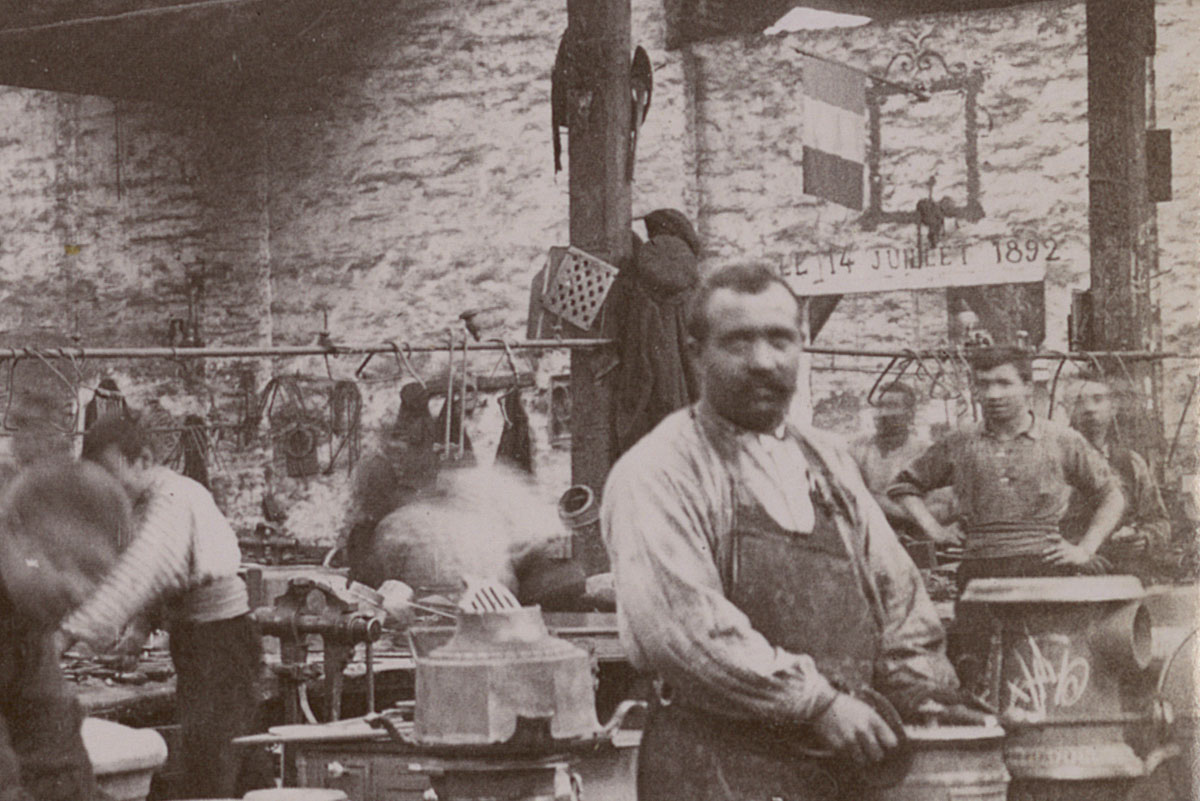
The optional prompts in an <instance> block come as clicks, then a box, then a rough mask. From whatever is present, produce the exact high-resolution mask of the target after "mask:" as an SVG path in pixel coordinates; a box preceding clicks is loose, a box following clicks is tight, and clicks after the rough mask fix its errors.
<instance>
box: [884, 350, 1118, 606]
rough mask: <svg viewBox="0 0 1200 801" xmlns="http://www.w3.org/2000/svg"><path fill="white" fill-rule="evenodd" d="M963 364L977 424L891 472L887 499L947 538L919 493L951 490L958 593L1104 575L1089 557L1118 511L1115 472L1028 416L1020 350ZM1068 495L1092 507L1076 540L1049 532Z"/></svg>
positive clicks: (1069, 437)
mask: <svg viewBox="0 0 1200 801" xmlns="http://www.w3.org/2000/svg"><path fill="white" fill-rule="evenodd" d="M970 359H971V371H972V380H973V383H974V392H975V397H976V399H977V400H978V401H979V403H980V406H981V407H982V411H983V425H982V426H979V427H972V428H970V429H964V430H960V431H957V432H955V433H953V434H950V435H949V436H947V437H945V438H943V439H941V440H939V441H938V442H936V443H934V444H933V445H932V446H931V447H930V448H929V449H928V450H926V451H925V453H923V454H922V455H921V456H919V457H918V458H917V459H916V460H915V461H913V462H912V463H911V464H910V465H909V466H908V467H906V468H905V469H904V470H902V471H901V472H900V475H899V476H898V477H897V478H896V481H895V482H894V483H893V484H892V486H891V487H890V488H889V489H888V495H889V496H890V497H891V498H892V499H893V500H895V501H897V502H898V503H900V504H901V505H903V506H904V508H905V509H907V510H908V512H909V514H910V515H911V516H912V518H913V519H914V520H916V521H917V523H918V525H919V526H920V527H921V529H922V530H923V531H924V532H925V534H926V536H928V537H929V538H930V539H933V540H935V541H939V542H944V541H953V540H955V539H957V534H956V533H955V532H952V531H949V530H947V529H946V528H944V527H943V526H942V525H941V524H940V523H939V522H938V521H937V520H936V519H935V518H934V517H933V515H932V514H931V513H930V511H929V509H928V508H927V507H926V505H925V503H924V501H923V500H922V497H923V496H924V495H925V494H926V493H928V492H930V491H932V490H935V489H937V488H939V487H946V486H953V487H954V495H955V498H956V499H957V501H958V505H959V513H960V515H961V519H962V521H963V528H964V530H965V532H966V533H965V536H966V542H965V550H964V554H963V562H962V566H961V567H960V568H959V573H958V583H959V586H960V587H964V586H966V583H967V582H968V581H970V580H971V579H972V578H982V577H989V576H1062V575H1074V574H1078V573H1092V574H1096V573H1104V572H1106V571H1107V569H1108V565H1107V563H1106V562H1105V560H1104V559H1103V558H1102V557H1100V556H1098V555H1097V551H1098V549H1099V548H1100V546H1101V545H1102V544H1103V543H1104V541H1105V540H1106V539H1107V538H1108V536H1109V535H1110V534H1111V533H1112V532H1113V530H1114V529H1116V527H1117V523H1118V522H1119V521H1120V519H1121V514H1122V512H1123V511H1124V508H1125V501H1124V498H1123V497H1122V495H1121V487H1120V483H1119V482H1118V481H1117V478H1116V476H1114V475H1113V473H1112V471H1111V470H1110V469H1109V468H1108V465H1107V464H1106V463H1105V461H1104V458H1103V457H1102V456H1101V455H1100V454H1099V453H1098V452H1097V451H1096V449H1095V448H1093V447H1092V446H1091V445H1089V444H1088V443H1087V441H1086V440H1085V439H1084V438H1083V437H1082V436H1081V435H1080V434H1079V433H1078V432H1076V431H1072V430H1071V429H1069V428H1065V427H1062V426H1059V425H1057V424H1055V423H1054V422H1052V421H1049V420H1045V419H1043V418H1041V417H1039V416H1037V415H1036V414H1034V412H1033V409H1032V406H1031V403H1032V401H1031V385H1032V381H1033V367H1032V365H1031V363H1030V360H1029V358H1028V356H1027V355H1026V354H1025V353H1024V352H1023V351H1020V350H1017V349H1015V348H988V349H986V350H984V349H981V350H979V351H977V352H975V353H974V354H973V355H972V356H971V357H970ZM1072 490H1076V491H1079V492H1082V493H1084V494H1086V495H1089V496H1090V497H1092V498H1094V499H1095V502H1096V506H1095V508H1094V510H1093V511H1092V513H1091V515H1090V516H1089V517H1088V521H1087V525H1086V529H1085V531H1084V533H1083V536H1081V537H1080V539H1079V541H1078V542H1068V541H1067V540H1065V539H1063V537H1062V535H1061V533H1060V530H1059V522H1060V521H1061V520H1062V517H1063V514H1064V513H1065V512H1066V510H1067V503H1068V500H1069V498H1070V495H1071V492H1072Z"/></svg>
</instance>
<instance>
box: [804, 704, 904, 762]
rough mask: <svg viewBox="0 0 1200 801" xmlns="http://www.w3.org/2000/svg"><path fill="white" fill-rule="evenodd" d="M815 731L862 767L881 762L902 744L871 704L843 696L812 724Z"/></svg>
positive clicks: (835, 748) (836, 749)
mask: <svg viewBox="0 0 1200 801" xmlns="http://www.w3.org/2000/svg"><path fill="white" fill-rule="evenodd" d="M813 729H814V730H815V731H816V733H817V735H818V736H819V737H820V738H821V739H822V740H824V741H825V742H826V743H828V744H829V745H830V746H831V747H832V748H833V749H834V750H835V751H838V752H841V753H843V754H845V755H847V756H849V757H850V758H851V759H853V760H854V761H855V762H857V763H859V764H860V765H865V764H867V763H870V762H878V761H880V760H881V759H883V757H884V754H886V753H887V752H888V751H890V750H892V749H893V748H895V747H896V746H897V745H899V743H900V741H899V740H898V739H896V733H895V732H893V731H892V728H891V726H889V725H888V724H887V721H885V720H884V719H883V718H882V717H880V716H879V713H878V712H876V711H875V710H874V709H872V708H871V706H870V705H869V704H866V703H863V702H862V701H860V700H858V699H857V698H854V697H852V696H849V695H844V694H842V695H838V697H837V698H836V699H835V700H834V702H833V703H832V704H830V706H829V708H828V709H826V710H825V712H824V713H823V714H822V715H821V716H820V717H819V718H817V719H816V720H815V721H813Z"/></svg>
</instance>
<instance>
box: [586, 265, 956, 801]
mask: <svg viewBox="0 0 1200 801" xmlns="http://www.w3.org/2000/svg"><path fill="white" fill-rule="evenodd" d="M800 310H801V307H800V302H799V301H798V299H797V298H796V297H795V296H794V295H793V294H792V292H791V290H790V289H789V287H788V286H787V284H785V283H784V282H783V281H782V280H781V279H780V278H779V276H778V275H776V274H775V273H773V272H772V271H771V270H770V269H768V268H766V267H763V266H755V265H748V266H744V265H734V266H730V267H724V268H721V269H719V270H717V271H715V272H714V273H713V274H711V275H710V276H709V277H708V278H707V279H706V280H705V281H704V282H703V283H702V284H701V286H700V288H699V290H698V291H697V292H696V294H695V296H694V297H693V300H692V308H691V311H690V315H689V320H688V334H689V337H690V343H689V352H690V355H691V357H692V359H693V362H694V366H695V368H696V372H697V374H698V375H699V377H700V383H701V396H700V400H699V401H698V402H697V403H696V404H694V405H692V406H690V407H688V408H685V409H680V410H679V411H676V412H674V413H673V414H671V415H669V416H668V417H666V418H665V419H664V420H663V421H662V422H661V423H659V424H658V426H657V427H656V428H654V430H652V431H651V432H650V433H648V434H646V435H645V436H644V437H643V438H642V439H641V440H639V441H638V442H637V444H635V445H634V446H633V447H632V448H630V449H629V450H628V451H627V452H626V453H625V454H624V455H622V457H621V458H620V459H619V460H618V461H617V463H616V464H615V465H614V466H613V469H612V472H611V473H610V475H609V477H608V481H607V483H606V485H605V488H604V495H603V501H602V505H601V527H602V532H603V535H604V539H605V545H606V546H607V548H608V552H609V556H610V559H611V562H612V565H613V574H614V585H615V590H616V597H617V618H618V625H619V630H620V635H621V641H622V643H623V644H624V646H625V649H626V651H627V652H628V653H629V656H630V660H631V661H632V663H633V664H634V666H635V667H637V668H638V669H639V670H641V671H643V672H645V673H647V674H650V675H651V676H653V677H654V678H655V680H656V687H657V688H658V692H657V693H656V698H654V699H653V700H652V703H651V709H650V712H649V717H648V719H647V722H646V725H645V728H644V730H643V735H642V741H641V746H640V749H639V754H638V778H637V784H638V798H639V799H640V800H641V801H657V800H658V799H663V801H666V799H677V798H688V799H693V800H694V801H709V800H711V801H717V799H720V800H721V801H738V800H740V799H762V798H775V797H779V798H788V799H795V801H834V800H835V799H850V798H858V797H862V793H861V789H862V788H861V787H859V786H856V784H855V781H856V780H861V777H862V776H865V775H870V774H873V773H874V772H875V771H876V770H878V765H872V764H871V763H879V762H881V761H884V760H886V759H887V758H888V756H889V755H890V754H892V753H894V752H895V751H896V749H897V747H898V744H899V737H900V734H899V732H898V721H896V720H895V715H894V712H895V709H890V708H889V707H888V701H890V702H891V703H892V704H894V705H895V708H896V709H898V710H899V712H900V714H901V716H905V715H909V714H914V713H915V712H916V710H917V709H918V708H920V709H922V710H929V711H931V712H933V713H936V712H937V711H942V712H949V711H950V710H955V711H956V712H961V713H962V714H966V713H967V710H965V709H962V707H961V706H960V702H961V700H962V698H961V696H960V695H959V694H958V691H957V679H956V678H955V676H954V671H953V668H952V667H951V665H950V663H949V662H948V661H947V659H946V656H945V652H944V649H943V632H942V628H941V625H940V623H939V621H938V617H937V614H936V613H935V611H934V608H933V605H932V603H931V602H930V600H929V597H928V595H926V593H925V588H924V585H923V584H922V583H921V579H920V575H919V573H918V571H917V569H916V568H915V567H914V566H913V563H912V561H911V560H910V559H909V557H908V555H907V553H905V551H904V549H903V548H902V547H901V546H900V544H899V543H898V542H897V540H896V535H895V533H894V532H893V531H892V529H891V528H890V527H889V526H888V523H887V520H886V518H885V517H884V515H883V512H882V510H881V509H880V508H879V505H878V504H877V503H876V502H875V500H874V499H873V498H872V496H871V493H870V492H869V491H868V490H867V488H866V486H864V484H863V481H862V477H861V476H860V475H859V472H858V470H857V468H856V467H855V465H854V463H853V462H852V461H851V459H850V457H849V454H848V453H847V452H846V450H845V448H844V447H843V446H842V445H841V443H838V442H834V441H832V440H831V439H830V438H828V437H827V436H826V435H822V434H819V433H818V432H815V431H813V430H811V429H808V428H807V427H805V426H804V425H802V424H800V423H799V422H797V421H796V420H794V419H792V417H791V416H790V415H789V408H790V406H791V401H792V396H793V394H794V392H795V389H796V378H797V373H798V368H799V357H800V354H801V352H802V350H803V344H804V336H803V333H802V329H801V326H800V323H799V314H800ZM879 694H882V696H885V697H886V698H887V699H888V700H887V701H881V700H880V696H879ZM864 699H868V700H869V701H871V703H868V701H866V700H864ZM797 746H800V748H797ZM822 754H823V755H824V756H822Z"/></svg>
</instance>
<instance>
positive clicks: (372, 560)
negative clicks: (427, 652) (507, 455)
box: [350, 465, 585, 608]
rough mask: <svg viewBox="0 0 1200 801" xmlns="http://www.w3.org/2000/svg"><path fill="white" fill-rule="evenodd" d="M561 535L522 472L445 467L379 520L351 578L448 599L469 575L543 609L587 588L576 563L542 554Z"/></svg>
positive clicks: (550, 506) (548, 505) (553, 511)
mask: <svg viewBox="0 0 1200 801" xmlns="http://www.w3.org/2000/svg"><path fill="white" fill-rule="evenodd" d="M564 536H566V531H565V529H564V527H563V524H562V521H561V520H560V519H559V517H558V510H557V507H556V506H555V504H554V503H553V502H552V501H550V500H548V499H547V498H545V497H543V496H542V494H541V492H540V491H539V490H538V488H537V487H536V485H534V484H533V483H531V482H530V481H529V480H528V477H527V476H526V475H525V474H523V473H520V472H518V471H515V470H512V469H509V468H505V467H502V466H498V465H494V466H492V467H473V468H467V469H463V470H454V471H448V472H444V473H443V474H442V475H441V476H440V477H439V479H438V485H437V487H436V488H432V489H428V490H426V491H425V492H422V493H421V494H420V495H418V496H416V497H415V498H413V499H412V500H411V501H409V502H407V503H405V504H403V505H401V506H400V507H399V508H398V509H396V510H395V511H393V512H392V513H391V514H389V515H388V516H387V517H385V518H384V519H383V520H382V521H380V523H379V525H378V526H377V527H376V528H375V531H374V534H373V536H372V537H371V539H370V541H369V542H368V543H365V548H364V550H363V552H362V558H360V559H356V560H354V561H352V562H351V565H350V578H351V579H353V580H354V581H359V582H362V583H363V584H367V585H369V586H372V587H378V586H380V585H381V584H382V583H383V582H384V581H386V580H388V579H397V580H399V581H403V582H404V583H405V584H408V585H409V586H410V587H412V588H413V590H415V591H416V593H417V596H418V597H421V596H425V595H429V594H444V595H447V596H453V595H455V594H457V593H458V591H460V590H461V588H462V582H463V577H464V576H468V575H470V576H476V577H478V578H480V579H481V580H485V581H495V582H499V583H500V584H503V585H504V586H505V587H507V588H508V589H509V590H511V591H512V592H513V593H515V594H516V595H517V596H518V597H519V598H520V599H521V601H522V603H526V604H533V603H539V604H542V605H543V606H547V608H549V607H550V606H555V605H557V604H558V603H562V602H565V601H566V600H569V599H570V598H573V597H576V596H580V595H582V594H583V593H584V591H585V586H584V575H583V572H582V570H581V569H580V568H579V566H578V565H577V564H575V563H574V562H571V561H570V560H566V559H556V558H553V557H552V556H549V555H548V553H549V550H550V549H549V548H548V546H551V545H552V544H553V543H554V542H555V541H556V540H557V539H559V538H561V537H564Z"/></svg>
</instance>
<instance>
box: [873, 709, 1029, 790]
mask: <svg viewBox="0 0 1200 801" xmlns="http://www.w3.org/2000/svg"><path fill="white" fill-rule="evenodd" d="M904 731H905V733H906V734H907V735H908V742H909V747H910V748H911V749H912V752H913V762H912V768H911V769H910V770H909V772H908V776H906V777H905V779H904V781H902V782H901V783H900V784H898V785H896V786H895V787H888V788H885V789H880V790H876V791H874V794H873V795H872V796H871V801H968V799H969V800H970V801H1005V797H1006V795H1007V793H1008V771H1007V770H1006V769H1005V767H1004V729H1002V728H1000V727H999V726H919V727H918V726H906V727H905V728H904Z"/></svg>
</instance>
